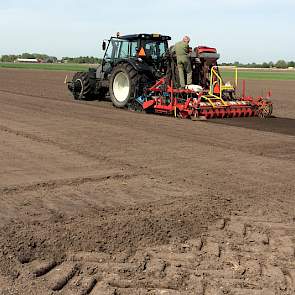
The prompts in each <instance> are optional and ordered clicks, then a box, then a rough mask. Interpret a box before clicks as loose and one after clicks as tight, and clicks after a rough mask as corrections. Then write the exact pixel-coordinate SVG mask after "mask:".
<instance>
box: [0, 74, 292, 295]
mask: <svg viewBox="0 0 295 295" xmlns="http://www.w3.org/2000/svg"><path fill="white" fill-rule="evenodd" d="M64 77H65V73H63V72H47V71H38V70H33V71H29V70H15V69H0V142H1V144H0V294H1V295H4V294H22V295H23V294H25V295H26V294H38V295H39V294H45V295H47V294H65V295H72V294H73V295H75V294H91V295H98V294H99V295H118V294H120V295H121V294H123V295H125V294H128V295H129V294H130V295H133V294H141V295H143V294H159V295H160V294H165V295H178V294H184V295H191V294H202V295H210V294H212V295H215V294H217V295H219V294H230V295H231V294H237V295H242V294H243V295H246V294H247V295H262V294H265V295H272V294H285V295H287V294H288V295H291V294H294V292H295V252H294V251H295V181H294V176H295V137H294V136H295V96H294V93H295V83H294V81H249V82H248V89H249V93H252V94H258V95H260V94H261V91H262V90H264V91H265V90H266V89H269V88H270V89H272V92H273V99H272V101H273V103H274V118H270V119H267V120H259V119H256V118H244V119H225V120H211V121H210V120H208V121H206V122H203V121H202V122H201V121H200V122H193V121H190V120H180V119H175V118H171V117H164V116H156V115H148V114H140V113H133V112H129V111H125V110H119V109H115V108H113V107H112V105H111V103H109V102H106V101H104V102H98V101H94V102H81V101H74V100H73V99H72V97H71V95H70V94H69V93H68V92H67V90H66V88H65V86H64V84H63V81H64Z"/></svg>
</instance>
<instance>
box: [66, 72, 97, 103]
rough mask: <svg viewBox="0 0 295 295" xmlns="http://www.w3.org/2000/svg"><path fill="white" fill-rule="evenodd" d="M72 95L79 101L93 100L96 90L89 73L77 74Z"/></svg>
mask: <svg viewBox="0 0 295 295" xmlns="http://www.w3.org/2000/svg"><path fill="white" fill-rule="evenodd" d="M72 85H73V86H72V90H71V91H72V93H73V96H74V98H75V99H77V100H93V99H94V89H93V86H92V85H91V82H90V78H89V75H88V73H87V72H77V73H75V75H74V76H73V79H72Z"/></svg>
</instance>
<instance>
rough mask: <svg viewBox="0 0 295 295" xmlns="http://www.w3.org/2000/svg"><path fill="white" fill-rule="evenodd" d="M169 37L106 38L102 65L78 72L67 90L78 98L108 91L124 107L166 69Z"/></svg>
mask: <svg viewBox="0 0 295 295" xmlns="http://www.w3.org/2000/svg"><path fill="white" fill-rule="evenodd" d="M169 40H171V37H169V36H163V35H160V34H134V35H126V36H117V37H111V38H110V39H109V40H108V43H107V42H106V41H103V44H102V48H103V50H104V51H105V54H104V57H103V60H102V64H101V65H100V66H99V67H98V68H90V69H89V71H88V72H77V73H75V74H74V76H73V79H72V81H71V82H68V83H67V84H68V89H69V90H70V91H71V92H72V94H73V96H74V98H75V99H84V100H94V99H104V98H105V97H106V95H107V94H109V95H110V98H111V100H112V102H113V104H114V105H115V106H116V107H119V108H123V107H125V106H127V104H128V102H129V101H130V100H132V99H133V98H135V97H138V96H140V95H142V93H143V91H144V89H145V88H146V87H147V86H148V85H151V84H153V83H154V82H155V81H157V79H159V78H161V77H162V76H163V75H164V74H165V72H166V68H165V53H166V52H167V50H168V41H169Z"/></svg>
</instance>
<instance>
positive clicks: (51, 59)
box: [0, 53, 295, 69]
mask: <svg viewBox="0 0 295 295" xmlns="http://www.w3.org/2000/svg"><path fill="white" fill-rule="evenodd" d="M18 58H24V59H31V58H33V59H39V60H41V61H43V62H46V63H56V62H62V63H63V62H64V63H76V64H100V63H101V60H102V59H101V58H98V57H94V56H79V57H63V58H62V59H61V60H58V59H57V58H56V57H55V56H49V55H47V54H40V53H22V54H18V55H15V54H10V55H8V54H6V55H2V56H1V57H0V62H14V61H16V60H17V59H18ZM220 65H222V66H237V67H244V68H278V69H287V68H289V67H293V68H294V67H295V61H285V60H278V61H277V62H276V63H273V62H264V63H261V64H260V63H254V62H253V63H247V64H244V63H240V62H238V61H236V62H234V63H221V64H220Z"/></svg>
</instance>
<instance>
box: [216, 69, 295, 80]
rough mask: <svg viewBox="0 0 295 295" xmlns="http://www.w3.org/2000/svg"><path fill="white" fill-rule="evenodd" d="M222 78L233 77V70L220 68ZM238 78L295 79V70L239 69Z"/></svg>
mask: <svg viewBox="0 0 295 295" xmlns="http://www.w3.org/2000/svg"><path fill="white" fill-rule="evenodd" d="M221 74H222V77H223V78H227V79H229V78H233V77H234V71H231V70H221ZM238 77H239V79H243V80H295V71H285V72H283V71H263V70H261V71H259V70H239V71H238Z"/></svg>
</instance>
